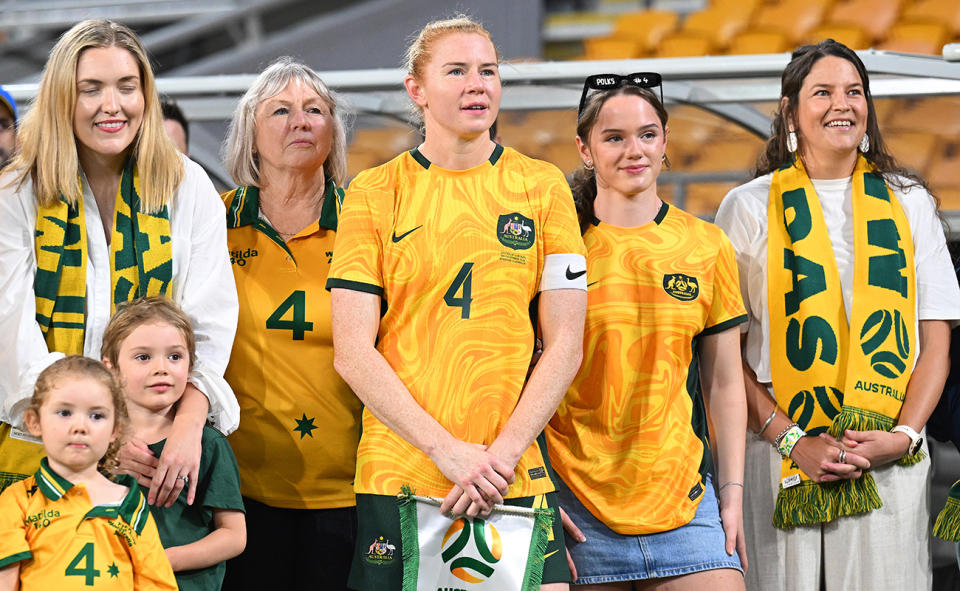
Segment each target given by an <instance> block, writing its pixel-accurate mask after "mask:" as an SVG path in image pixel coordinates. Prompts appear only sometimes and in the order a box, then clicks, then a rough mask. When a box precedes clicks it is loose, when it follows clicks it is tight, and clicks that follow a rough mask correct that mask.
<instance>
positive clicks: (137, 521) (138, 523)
mask: <svg viewBox="0 0 960 591" xmlns="http://www.w3.org/2000/svg"><path fill="white" fill-rule="evenodd" d="M33 477H34V479H35V480H36V481H37V488H39V489H40V492H42V493H43V496H45V497H47V498H48V499H50V500H51V501H58V500H60V498H61V497H63V495H65V494H67V491H68V490H70V489H71V488H73V483H72V482H70V481H69V480H67V479H66V478H64V477H62V476H60V475H59V474H57V473H56V472H54V471H53V468H51V467H50V463H49V462H48V461H47V458H43V459H42V460H40V469H39V470H37V471H36V472H35V473H34V475H33ZM114 482H116V483H117V484H119V485H121V486H125V487H127V496H126V497H124V499H123V501H122V502H121V503H120V506H119V507H94V508H93V509H91V510H90V511H89V512H88V513H87V514H86V515H85V516H84V518H87V517H108V518H113V517H117V516H119V517H120V518H121V519H123V520H124V521H126V522H127V524H129V525H130V527H132V528H133V529H134V531H136V532H137V534H139V533H140V532H141V531H143V527H144V526H145V525H146V524H147V518H148V517H149V516H150V507H149V505H147V499H146V498H144V496H143V493H141V492H140V485H139V484H137V481H136V479H134V478H133V476H130V475H128V474H120V475H119V476H116V477H115V478H114Z"/></svg>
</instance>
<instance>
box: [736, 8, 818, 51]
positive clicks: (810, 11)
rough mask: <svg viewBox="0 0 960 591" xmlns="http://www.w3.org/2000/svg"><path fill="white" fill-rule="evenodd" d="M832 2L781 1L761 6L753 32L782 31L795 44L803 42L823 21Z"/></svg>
mask: <svg viewBox="0 0 960 591" xmlns="http://www.w3.org/2000/svg"><path fill="white" fill-rule="evenodd" d="M831 3H832V2H831V0H781V1H780V2H779V3H776V4H765V5H762V6H760V8H759V9H758V10H757V13H756V15H755V16H754V17H753V20H752V21H751V23H750V28H751V29H753V30H775V31H782V32H783V33H784V34H785V35H787V37H788V39H789V40H790V42H791V43H793V44H799V43H800V42H802V41H803V40H804V39H805V38H806V36H807V33H809V32H810V29H812V28H814V27H816V26H817V25H819V24H820V22H821V21H822V20H823V17H824V15H825V14H826V12H827V8H829V6H830V5H831Z"/></svg>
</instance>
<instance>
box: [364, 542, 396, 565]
mask: <svg viewBox="0 0 960 591" xmlns="http://www.w3.org/2000/svg"><path fill="white" fill-rule="evenodd" d="M396 549H397V548H396V546H394V545H393V544H391V543H390V540H388V539H386V538H384V537H383V536H380V537H378V538H377V539H375V540H374V541H373V543H372V544H370V548H368V549H367V553H366V556H364V558H365V559H366V560H367V562H369V563H370V564H375V565H378V566H380V565H384V564H390V563H392V562H393V552H394V550H396Z"/></svg>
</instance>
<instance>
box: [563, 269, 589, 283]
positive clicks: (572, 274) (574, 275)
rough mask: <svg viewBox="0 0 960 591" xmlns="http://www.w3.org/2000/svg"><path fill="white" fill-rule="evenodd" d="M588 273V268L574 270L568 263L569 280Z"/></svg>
mask: <svg viewBox="0 0 960 591" xmlns="http://www.w3.org/2000/svg"><path fill="white" fill-rule="evenodd" d="M586 274H587V270H586V269H584V270H583V271H577V272H574V271H573V270H572V269H570V265H567V280H568V281H573V280H574V279H576V278H577V277H582V276H583V275H586Z"/></svg>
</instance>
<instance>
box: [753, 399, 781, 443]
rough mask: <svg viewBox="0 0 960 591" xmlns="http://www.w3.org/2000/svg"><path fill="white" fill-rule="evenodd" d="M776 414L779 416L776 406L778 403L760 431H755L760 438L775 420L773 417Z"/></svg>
mask: <svg viewBox="0 0 960 591" xmlns="http://www.w3.org/2000/svg"><path fill="white" fill-rule="evenodd" d="M775 416H777V407H776V405H774V407H773V412H772V413H770V416H769V417H767V420H766V422H765V423H763V426H762V427H760V430H759V431H756V432H754V435H756V436H757V437H758V438H759V437H760V436H761V435H763V432H764V431H766V430H767V427H769V426H770V423H772V422H773V417H775Z"/></svg>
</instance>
